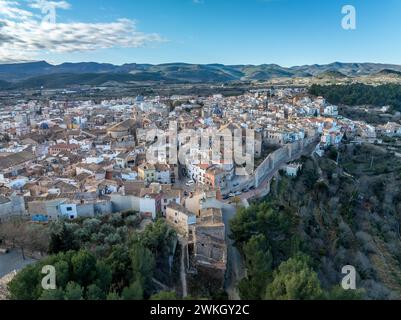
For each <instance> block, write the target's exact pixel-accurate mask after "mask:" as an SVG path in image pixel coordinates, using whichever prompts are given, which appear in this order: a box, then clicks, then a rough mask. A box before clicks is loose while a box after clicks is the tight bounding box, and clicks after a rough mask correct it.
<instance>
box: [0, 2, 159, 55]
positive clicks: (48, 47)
mask: <svg viewBox="0 0 401 320" xmlns="http://www.w3.org/2000/svg"><path fill="white" fill-rule="evenodd" d="M42 1H43V0H42ZM40 2H41V1H40V0H39V1H36V0H35V1H32V0H30V1H29V4H28V7H30V8H32V9H36V8H40V5H41V3H40ZM52 3H53V4H54V5H55V6H57V8H62V9H69V8H70V4H69V3H68V2H66V1H52ZM162 41H164V40H163V39H162V37H161V36H160V35H159V34H156V33H154V34H148V33H142V32H139V31H137V29H136V24H135V22H134V21H132V20H129V19H120V20H117V21H114V22H111V23H84V22H71V23H55V24H52V23H47V22H45V23H43V22H42V21H41V16H40V15H37V14H34V12H32V11H29V9H23V8H22V7H21V5H20V4H18V3H17V2H15V1H7V0H0V61H1V62H14V61H26V60H34V59H39V58H40V54H43V53H49V52H51V53H65V52H80V51H92V50H97V49H107V48H113V47H124V48H137V47H142V46H145V45H147V44H148V43H154V42H162Z"/></svg>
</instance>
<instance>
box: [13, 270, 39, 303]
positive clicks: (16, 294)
mask: <svg viewBox="0 0 401 320" xmlns="http://www.w3.org/2000/svg"><path fill="white" fill-rule="evenodd" d="M40 271H41V270H40V269H39V266H38V265H29V266H27V267H25V268H24V269H23V270H21V271H20V272H19V273H18V274H17V275H16V276H15V277H14V279H13V280H12V281H11V282H10V283H9V284H8V289H9V292H10V298H11V299H12V300H36V299H38V298H39V296H40V294H41V292H42V289H41V287H40V286H39V282H40V279H41V276H42V273H41V272H40Z"/></svg>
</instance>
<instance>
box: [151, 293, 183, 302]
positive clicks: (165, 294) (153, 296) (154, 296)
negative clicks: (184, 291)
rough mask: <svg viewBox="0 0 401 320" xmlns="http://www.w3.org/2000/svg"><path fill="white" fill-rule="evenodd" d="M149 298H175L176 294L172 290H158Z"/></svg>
mask: <svg viewBox="0 0 401 320" xmlns="http://www.w3.org/2000/svg"><path fill="white" fill-rule="evenodd" d="M150 300H177V294H176V293H175V292H174V291H160V292H159V293H156V294H154V295H152V296H151V297H150Z"/></svg>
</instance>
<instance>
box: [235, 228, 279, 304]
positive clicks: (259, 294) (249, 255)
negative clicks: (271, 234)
mask: <svg viewBox="0 0 401 320" xmlns="http://www.w3.org/2000/svg"><path fill="white" fill-rule="evenodd" d="M243 253H244V256H245V263H246V268H247V277H246V278H245V279H243V280H242V281H241V282H240V284H239V290H240V294H241V298H242V299H246V300H259V299H263V297H264V294H265V290H266V286H267V283H268V281H269V280H270V279H271V276H272V263H273V257H272V254H271V252H270V248H269V245H268V241H267V239H266V237H265V236H264V235H256V236H253V237H252V238H251V239H250V240H249V241H248V242H247V243H246V244H245V245H244V248H243Z"/></svg>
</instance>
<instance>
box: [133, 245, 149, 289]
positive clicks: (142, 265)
mask: <svg viewBox="0 0 401 320" xmlns="http://www.w3.org/2000/svg"><path fill="white" fill-rule="evenodd" d="M131 263H132V272H133V278H134V279H135V280H139V281H140V282H141V285H142V287H143V288H144V289H145V291H146V290H148V289H150V287H151V285H152V277H153V271H154V268H155V259H154V257H153V254H152V252H151V251H150V250H149V249H147V248H145V247H143V246H142V245H141V244H140V243H135V244H134V245H133V246H132V249H131Z"/></svg>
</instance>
